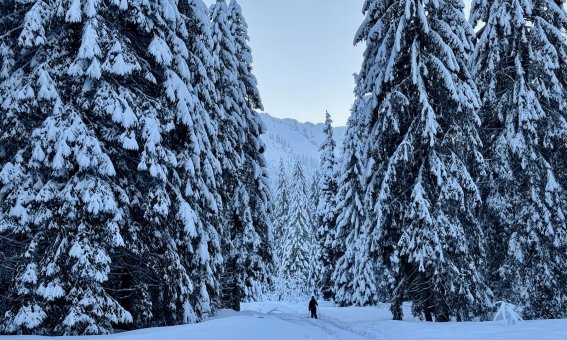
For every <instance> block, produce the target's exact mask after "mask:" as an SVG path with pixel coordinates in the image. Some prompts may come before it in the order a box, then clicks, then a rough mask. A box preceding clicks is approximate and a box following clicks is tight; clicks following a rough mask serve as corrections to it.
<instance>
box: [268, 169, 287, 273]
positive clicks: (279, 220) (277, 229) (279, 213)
mask: <svg viewBox="0 0 567 340" xmlns="http://www.w3.org/2000/svg"><path fill="white" fill-rule="evenodd" d="M276 187H277V188H276V197H275V201H274V211H273V214H272V221H273V235H274V245H275V260H276V264H277V267H280V266H281V258H282V255H283V254H282V245H283V242H284V236H285V233H286V228H287V223H288V218H289V214H290V210H289V204H290V196H289V184H288V176H287V171H286V168H285V166H284V163H283V160H281V159H280V169H279V172H278V179H277V184H276Z"/></svg>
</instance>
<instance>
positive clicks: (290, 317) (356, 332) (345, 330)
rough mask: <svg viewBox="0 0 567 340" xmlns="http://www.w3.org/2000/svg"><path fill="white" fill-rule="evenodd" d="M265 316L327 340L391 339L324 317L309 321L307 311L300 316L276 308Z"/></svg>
mask: <svg viewBox="0 0 567 340" xmlns="http://www.w3.org/2000/svg"><path fill="white" fill-rule="evenodd" d="M266 315H267V316H270V317H274V318H278V319H280V320H283V321H285V322H288V323H290V324H291V325H290V327H301V328H306V329H314V330H319V331H320V332H319V333H322V334H324V335H325V336H326V338H327V339H348V340H391V337H389V336H388V335H386V334H383V333H381V332H379V331H375V330H368V329H358V328H356V327H354V326H351V325H349V324H347V323H346V322H343V321H341V320H338V319H334V318H329V317H327V316H326V315H325V316H322V318H321V317H320V318H319V319H311V318H310V317H309V314H308V312H307V311H305V314H304V315H302V314H301V313H298V312H297V311H294V310H291V309H289V310H287V308H281V307H277V308H273V309H271V310H269V311H268V312H267V313H266Z"/></svg>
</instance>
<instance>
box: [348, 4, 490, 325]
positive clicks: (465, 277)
mask: <svg viewBox="0 0 567 340" xmlns="http://www.w3.org/2000/svg"><path fill="white" fill-rule="evenodd" d="M364 11H365V13H366V20H365V21H364V23H363V24H362V25H361V27H360V29H359V31H358V33H357V35H356V38H355V41H356V42H361V41H364V42H366V44H367V47H366V51H365V53H364V56H365V58H364V61H363V64H362V70H361V73H360V74H359V75H358V77H357V88H356V91H355V92H356V95H357V97H358V98H363V97H365V96H369V97H370V98H369V99H368V103H367V107H365V108H363V109H362V111H361V112H362V114H361V116H360V117H359V119H360V120H361V121H362V122H367V123H368V125H367V126H368V130H367V131H368V135H367V139H366V140H364V141H363V144H364V153H363V157H364V164H365V167H364V168H365V169H366V170H367V175H365V176H364V178H363V179H362V180H361V182H362V183H365V185H366V186H367V190H366V194H365V202H364V207H365V210H366V211H368V212H369V214H368V216H367V217H366V219H365V221H364V226H363V228H362V236H359V237H358V240H359V242H360V240H366V241H365V243H364V244H361V246H360V247H359V248H360V250H358V251H359V252H360V253H361V254H362V255H360V256H361V257H367V258H368V259H369V260H370V261H371V262H372V265H371V266H374V268H377V269H373V268H371V266H368V265H363V266H360V269H357V267H358V266H355V271H356V272H358V273H359V274H357V273H355V278H354V280H355V281H356V280H357V275H358V276H363V277H367V276H368V274H367V273H368V272H375V271H376V272H381V269H380V268H381V267H382V266H386V267H387V268H389V269H390V272H391V273H392V275H393V279H394V280H393V286H392V288H393V290H392V291H391V294H392V299H393V300H392V301H393V303H392V312H393V314H394V318H395V319H401V318H402V310H401V303H402V302H403V301H404V300H411V301H413V312H414V314H416V315H418V316H422V317H425V319H426V320H432V319H433V318H435V320H436V321H447V320H449V319H450V318H451V317H455V318H456V319H457V320H470V319H472V318H474V317H476V316H479V315H482V314H483V313H484V312H486V311H487V310H488V309H489V308H490V307H491V306H492V302H491V291H490V290H489V289H488V288H487V286H486V284H485V283H484V275H483V271H482V267H483V264H484V251H485V250H484V244H483V240H484V235H483V232H482V230H481V228H480V227H479V223H478V220H477V214H478V208H479V205H480V193H479V190H478V188H477V186H476V184H475V179H476V177H477V176H478V173H477V172H479V171H480V170H481V169H482V166H483V163H484V161H483V158H482V156H481V154H480V153H479V148H480V146H481V142H480V138H479V136H478V133H477V127H478V125H479V123H480V119H479V117H478V116H477V114H476V111H477V109H478V107H479V105H480V104H479V99H478V93H477V90H476V88H475V85H474V83H473V81H472V78H471V76H470V74H469V72H468V70H467V66H466V60H467V57H468V55H469V51H470V50H471V48H472V43H471V39H472V37H473V35H474V31H473V30H472V28H471V26H470V25H469V24H468V23H467V22H466V20H465V18H464V14H463V4H462V2H461V1H458V0H443V1H426V2H420V1H414V0H404V1H394V2H392V1H384V0H367V1H366V2H365V4H364ZM362 263H366V261H363V262H362Z"/></svg>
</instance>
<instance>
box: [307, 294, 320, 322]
mask: <svg viewBox="0 0 567 340" xmlns="http://www.w3.org/2000/svg"><path fill="white" fill-rule="evenodd" d="M317 306H318V305H317V300H315V297H314V296H312V297H311V301H309V311H310V312H311V318H312V319H317Z"/></svg>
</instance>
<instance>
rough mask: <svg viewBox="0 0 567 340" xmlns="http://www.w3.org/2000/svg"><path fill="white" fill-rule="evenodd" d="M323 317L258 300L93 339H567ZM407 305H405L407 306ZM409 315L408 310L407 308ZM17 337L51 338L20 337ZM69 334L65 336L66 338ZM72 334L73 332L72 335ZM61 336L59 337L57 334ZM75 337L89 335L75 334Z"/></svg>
mask: <svg viewBox="0 0 567 340" xmlns="http://www.w3.org/2000/svg"><path fill="white" fill-rule="evenodd" d="M321 305H322V306H320V308H319V319H317V320H314V319H310V318H309V313H308V311H307V301H305V303H301V304H299V303H284V302H257V303H249V304H244V305H243V310H242V311H241V312H234V311H221V312H220V313H219V314H218V315H217V316H215V317H213V318H211V319H210V320H208V321H206V322H203V323H200V324H194V325H184V326H175V327H161V328H151V329H141V330H137V331H132V332H122V333H117V334H113V335H108V336H93V337H88V339H89V340H97V339H98V340H150V339H151V340H153V339H156V340H191V339H199V340H238V339H243V340H280V339H281V340H287V339H290V340H296V339H297V340H299V339H312V340H319V339H344V340H360V339H379V340H410V339H411V340H414V339H415V340H445V339H447V340H449V339H450V340H457V339H463V340H465V339H466V340H477V339H490V340H505V339H506V340H509V339H514V340H555V339H557V340H560V339H561V340H565V339H567V320H542V321H523V322H520V323H518V324H515V325H507V324H505V323H503V322H449V323H426V322H422V321H419V320H416V319H413V318H408V320H404V321H393V320H391V318H392V315H391V314H390V311H389V306H388V305H382V306H378V307H360V308H359V307H347V308H336V307H333V306H331V305H330V304H326V303H322V304H321ZM406 309H407V308H406ZM405 313H406V315H410V313H409V311H408V310H406V311H405ZM10 338H11V339H17V340H45V339H50V338H49V337H37V336H16V337H10ZM65 338H67V337H65ZM69 338H71V337H69ZM57 339H61V338H57ZM77 339H85V338H84V337H83V338H77Z"/></svg>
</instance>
